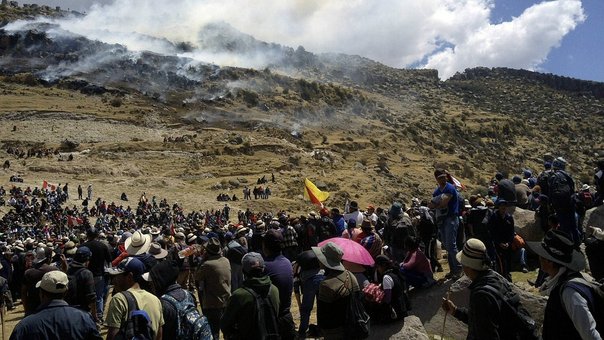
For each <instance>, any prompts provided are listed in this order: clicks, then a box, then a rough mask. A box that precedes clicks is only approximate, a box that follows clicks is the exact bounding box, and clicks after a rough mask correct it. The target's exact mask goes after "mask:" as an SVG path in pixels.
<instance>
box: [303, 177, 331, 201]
mask: <svg viewBox="0 0 604 340" xmlns="http://www.w3.org/2000/svg"><path fill="white" fill-rule="evenodd" d="M328 197H329V193H328V192H326V191H321V190H319V188H317V186H316V185H314V183H313V182H311V181H310V180H309V179H308V178H305V179H304V198H306V199H309V200H310V201H311V202H312V203H313V204H316V205H318V206H320V207H323V203H321V202H323V201H325V200H326V199H327V198H328Z"/></svg>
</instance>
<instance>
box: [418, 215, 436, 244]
mask: <svg viewBox="0 0 604 340" xmlns="http://www.w3.org/2000/svg"><path fill="white" fill-rule="evenodd" d="M417 231H418V232H419V236H420V237H421V238H422V239H423V240H426V239H431V238H433V237H434V236H436V223H434V217H433V216H432V214H431V213H430V210H428V209H419V223H418V224H417Z"/></svg>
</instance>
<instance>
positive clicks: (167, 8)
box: [59, 0, 585, 78]
mask: <svg viewBox="0 0 604 340" xmlns="http://www.w3.org/2000/svg"><path fill="white" fill-rule="evenodd" d="M503 1H504V0H497V1H495V0H422V1H417V0H379V1H375V0H260V1H258V0H256V1H252V0H172V1H159V0H149V1H137V0H115V2H113V3H112V4H107V5H95V6H93V7H92V8H91V9H90V10H89V11H88V13H87V15H86V16H85V17H83V18H74V19H69V20H62V21H60V22H59V24H60V25H61V27H62V28H63V29H65V30H68V31H71V32H74V33H77V34H81V35H84V36H86V37H88V38H91V39H96V40H100V41H103V42H107V43H119V44H123V45H125V46H127V47H128V48H129V49H131V50H149V51H153V52H157V53H164V54H174V53H175V51H174V49H173V46H172V45H171V44H169V43H167V41H163V40H161V39H167V40H169V41H171V42H190V43H192V44H193V45H197V43H198V33H199V31H200V29H201V28H202V27H204V26H205V25H207V24H209V23H214V22H226V23H228V24H230V25H232V26H233V27H234V28H235V29H237V30H240V31H241V32H243V33H246V34H250V35H252V36H254V37H255V38H257V39H259V40H263V41H267V42H276V43H279V44H283V45H287V46H292V47H294V48H295V47H296V46H299V45H302V46H304V47H305V48H306V50H309V51H313V52H342V53H347V54H356V55H361V56H365V57H368V58H371V59H374V60H377V61H380V62H383V63H385V64H387V65H391V66H394V67H410V66H413V67H417V66H419V67H427V68H435V69H438V70H439V74H440V76H441V78H448V77H450V76H451V75H453V74H454V73H455V72H457V71H463V69H465V68H467V67H475V66H506V67H513V68H526V69H536V68H538V67H539V65H540V64H541V63H543V61H545V60H546V58H547V56H548V54H549V52H550V51H551V50H552V49H553V48H555V47H557V46H559V45H560V43H561V41H562V39H563V38H564V36H565V35H566V34H568V33H569V32H570V31H572V30H573V29H574V28H575V27H576V26H577V25H578V24H580V23H582V22H583V21H584V20H585V14H584V11H583V8H582V5H581V1H580V0H554V1H544V2H541V3H538V4H535V5H533V6H531V7H529V8H527V9H526V10H525V11H524V13H522V14H521V15H520V16H519V17H517V18H513V19H512V20H510V21H506V22H501V23H492V22H491V14H492V11H493V8H494V6H497V3H499V2H503ZM156 38H160V39H156ZM196 47H198V49H194V50H193V51H191V52H188V53H186V56H187V57H191V58H194V59H197V60H200V61H205V62H213V63H216V64H219V65H230V66H245V67H256V68H260V67H263V66H264V64H266V63H267V60H265V59H264V58H263V57H262V56H261V55H252V56H243V57H242V56H236V55H234V54H229V53H220V54H213V53H208V52H207V51H204V50H203V46H196Z"/></svg>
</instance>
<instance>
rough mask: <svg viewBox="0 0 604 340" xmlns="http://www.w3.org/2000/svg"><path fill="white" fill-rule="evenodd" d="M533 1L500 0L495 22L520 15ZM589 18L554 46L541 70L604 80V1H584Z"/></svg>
mask: <svg viewBox="0 0 604 340" xmlns="http://www.w3.org/2000/svg"><path fill="white" fill-rule="evenodd" d="M538 2H540V1H533V0H506V1H497V2H496V4H495V8H494V10H493V12H492V15H491V19H492V21H493V22H497V21H508V20H510V19H511V18H512V16H519V15H520V14H521V13H522V12H523V11H524V10H525V9H526V8H527V7H528V6H527V4H531V3H533V4H534V3H538ZM582 4H583V9H584V11H585V15H586V20H585V21H584V22H583V23H582V24H579V25H578V26H577V27H576V28H575V29H574V30H573V31H571V32H569V33H568V34H567V35H566V36H565V37H564V38H563V39H562V42H561V45H560V47H558V48H554V49H552V51H551V52H550V53H549V55H548V56H547V60H546V61H545V62H544V63H543V64H541V65H540V66H539V69H538V71H540V72H546V73H554V74H558V75H563V76H568V77H573V78H579V79H585V80H595V81H599V82H604V62H603V60H604V1H603V0H583V1H582Z"/></svg>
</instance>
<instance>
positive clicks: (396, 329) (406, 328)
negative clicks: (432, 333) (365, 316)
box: [370, 315, 430, 340]
mask: <svg viewBox="0 0 604 340" xmlns="http://www.w3.org/2000/svg"><path fill="white" fill-rule="evenodd" d="M401 326H402V327H401ZM370 338H371V339H397V340H430V337H429V336H428V332H426V329H425V328H424V325H422V321H421V320H420V319H419V318H418V317H417V316H415V315H409V316H408V317H406V318H405V322H404V324H403V325H401V322H396V323H392V324H387V325H372V326H371V335H370Z"/></svg>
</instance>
